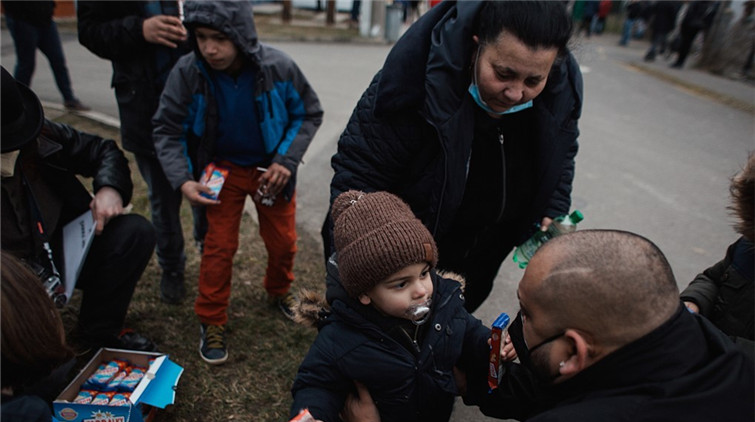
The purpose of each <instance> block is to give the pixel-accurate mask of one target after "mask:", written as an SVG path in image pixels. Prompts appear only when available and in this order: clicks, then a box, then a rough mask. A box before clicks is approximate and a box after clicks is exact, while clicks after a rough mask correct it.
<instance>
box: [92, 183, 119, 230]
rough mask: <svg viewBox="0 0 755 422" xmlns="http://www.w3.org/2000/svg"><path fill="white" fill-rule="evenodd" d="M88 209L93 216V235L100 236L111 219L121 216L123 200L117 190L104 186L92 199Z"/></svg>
mask: <svg viewBox="0 0 755 422" xmlns="http://www.w3.org/2000/svg"><path fill="white" fill-rule="evenodd" d="M89 209H91V210H92V216H94V233H95V234H101V233H102V230H103V229H104V228H105V224H107V223H108V221H110V219H111V218H113V217H117V216H119V215H121V214H123V199H122V198H121V194H120V193H118V191H117V190H115V189H113V188H112V187H110V186H104V187H102V188H100V190H98V191H97V193H96V194H95V195H94V198H92V202H90V203H89Z"/></svg>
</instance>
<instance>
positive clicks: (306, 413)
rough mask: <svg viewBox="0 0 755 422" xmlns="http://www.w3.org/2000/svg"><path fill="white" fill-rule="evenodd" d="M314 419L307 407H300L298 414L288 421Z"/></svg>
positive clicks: (310, 420)
mask: <svg viewBox="0 0 755 422" xmlns="http://www.w3.org/2000/svg"><path fill="white" fill-rule="evenodd" d="M315 420H316V419H315V418H314V416H312V414H311V413H309V409H302V410H301V412H299V414H298V415H296V416H294V418H293V419H291V420H290V421H288V422H315Z"/></svg>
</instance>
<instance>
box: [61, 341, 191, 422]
mask: <svg viewBox="0 0 755 422" xmlns="http://www.w3.org/2000/svg"><path fill="white" fill-rule="evenodd" d="M182 373H183V368H182V367H180V366H178V365H176V364H175V363H174V362H172V361H171V360H170V359H168V356H167V355H164V354H160V353H148V352H137V351H133V350H119V349H107V348H104V349H100V350H99V351H98V352H97V353H96V354H95V355H94V357H92V359H91V360H90V361H89V363H87V364H86V366H84V368H83V369H82V370H81V372H79V375H78V376H76V378H74V380H73V381H71V383H70V384H68V386H67V387H66V388H65V389H64V390H63V392H62V393H60V395H59V396H58V397H57V398H56V399H55V401H54V402H53V411H54V415H53V418H54V420H56V421H59V422H150V421H151V420H152V419H153V418H154V416H155V412H156V411H157V409H158V408H160V409H164V408H165V406H167V405H169V404H173V402H174V401H175V397H176V392H175V388H176V385H177V384H178V378H179V377H180V376H181V374H182Z"/></svg>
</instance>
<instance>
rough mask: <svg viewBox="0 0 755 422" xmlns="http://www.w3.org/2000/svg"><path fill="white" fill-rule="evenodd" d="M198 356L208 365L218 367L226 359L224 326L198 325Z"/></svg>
mask: <svg viewBox="0 0 755 422" xmlns="http://www.w3.org/2000/svg"><path fill="white" fill-rule="evenodd" d="M199 329H200V335H201V336H200V340H199V355H200V356H202V359H204V361H205V362H207V363H209V364H210V365H220V364H221V363H223V362H225V361H226V360H227V359H228V351H227V350H226V348H225V326H224V325H210V324H200V327H199Z"/></svg>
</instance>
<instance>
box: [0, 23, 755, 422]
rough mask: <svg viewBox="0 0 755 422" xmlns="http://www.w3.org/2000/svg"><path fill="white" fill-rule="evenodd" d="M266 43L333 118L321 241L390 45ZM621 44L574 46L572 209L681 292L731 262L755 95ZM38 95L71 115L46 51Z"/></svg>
mask: <svg viewBox="0 0 755 422" xmlns="http://www.w3.org/2000/svg"><path fill="white" fill-rule="evenodd" d="M61 36H62V38H63V45H64V50H65V54H66V57H67V60H68V67H69V70H70V73H71V77H72V80H73V86H74V91H75V93H76V95H77V96H78V97H79V98H80V99H81V100H82V101H83V102H85V103H86V104H88V105H90V106H92V108H93V110H94V111H93V112H89V113H83V114H81V116H82V117H85V118H91V119H96V120H98V121H101V122H106V123H109V124H113V125H117V124H118V112H117V106H116V103H115V98H114V94H113V92H112V90H111V89H110V76H111V68H110V64H109V62H107V61H104V60H102V59H99V58H97V57H96V56H94V55H93V54H91V53H90V52H89V51H88V50H86V49H85V48H83V47H82V46H80V45H79V44H78V42H77V40H76V35H75V34H74V33H71V32H63V33H62V34H61ZM263 40H265V39H264V38H263ZM0 41H2V49H1V51H0V52H1V53H2V54H1V59H0V63H1V64H2V65H3V66H4V67H6V68H7V69H9V70H10V71H11V72H12V69H13V65H14V64H15V55H14V51H13V44H12V42H11V39H10V36H9V35H8V33H7V30H5V29H4V28H3V30H2V33H0ZM267 41H268V42H270V43H271V44H273V45H275V46H277V47H279V48H281V49H283V50H284V51H286V52H287V53H288V54H290V55H291V56H292V57H293V58H294V59H295V60H296V61H297V63H298V64H299V66H300V67H301V68H302V70H303V71H304V74H305V75H306V76H307V78H308V79H309V81H310V83H311V84H312V85H313V87H314V89H315V91H316V92H317V93H318V95H319V97H320V100H321V102H322V104H323V108H324V110H325V118H324V122H323V125H322V127H321V128H320V130H319V132H318V133H317V135H316V137H315V139H314V140H313V142H312V144H311V146H310V148H309V150H308V151H307V154H306V155H305V162H304V164H303V165H302V166H301V167H300V171H299V185H298V189H297V191H298V194H297V198H298V207H299V209H298V214H297V219H298V225H299V227H300V230H301V231H303V232H306V234H308V235H311V236H314V237H315V238H317V239H319V229H320V225H321V222H322V219H323V216H324V215H325V212H326V210H327V206H328V184H329V181H330V177H331V176H332V170H331V169H330V166H329V161H330V157H331V156H332V154H333V153H334V152H335V149H336V142H337V140H338V136H339V134H340V132H341V131H342V130H343V128H344V127H345V125H346V122H347V120H348V117H349V116H350V114H351V112H352V110H353V108H354V106H355V104H356V101H357V99H358V98H359V96H360V95H361V93H362V92H363V90H364V89H365V87H366V86H367V84H368V83H369V81H370V80H371V78H372V77H373V75H374V73H375V72H376V71H377V70H378V69H379V68H380V66H381V65H382V62H383V60H384V58H385V56H386V54H387V53H388V51H389V49H390V45H388V44H385V43H380V42H377V43H369V44H365V43H359V42H355V43H343V42H339V43H327V42H317V43H311V42H310V43H308V42H289V41H286V40H267ZM617 41H618V37H617V36H615V35H612V34H603V35H601V36H593V37H592V38H591V39H584V38H582V39H577V40H576V46H575V48H574V53H575V56H576V57H577V58H578V60H579V63H580V65H581V67H582V71H583V76H584V81H585V104H584V109H583V115H582V119H581V120H580V132H581V136H580V152H579V155H578V156H577V169H576V176H575V180H574V191H573V195H572V197H573V208H575V209H580V210H581V211H582V212H583V213H584V214H585V220H584V221H583V222H582V223H581V224H580V227H581V228H617V229H624V230H630V231H633V232H636V233H639V234H642V235H644V236H646V237H648V238H649V239H651V240H653V241H654V242H656V243H657V244H658V245H659V247H660V248H661V249H662V250H663V251H664V253H665V254H666V255H667V258H668V259H669V262H670V263H671V265H672V267H673V269H674V272H675V275H676V276H677V281H678V284H679V286H680V288H683V287H685V286H686V285H687V284H688V283H689V281H690V280H692V278H693V277H694V276H695V275H696V274H697V273H699V272H701V271H702V270H704V269H705V268H707V267H709V266H710V265H712V264H714V263H715V262H717V261H719V260H720V259H722V258H723V256H724V253H725V250H726V247H727V246H728V245H729V244H730V243H732V242H733V241H734V240H736V238H737V235H736V234H735V233H734V231H733V229H732V228H731V223H732V221H733V220H732V218H731V217H730V215H729V214H728V213H727V211H726V209H725V208H726V206H727V205H728V203H729V196H728V185H729V177H731V176H732V175H733V174H734V173H736V172H737V171H738V169H740V168H741V166H742V165H744V163H745V161H746V158H747V154H748V152H750V151H753V150H755V119H754V118H753V116H754V115H755V86H753V84H752V83H748V82H743V81H736V80H731V79H727V78H723V77H718V76H715V75H711V74H709V73H706V72H703V71H699V70H695V69H692V68H691V64H692V61H691V60H688V64H687V66H686V68H685V69H682V70H677V69H670V68H669V64H670V62H667V61H665V60H664V59H662V58H660V59H658V60H657V61H656V62H654V63H645V62H643V61H642V57H643V55H644V52H645V50H646V49H647V47H648V44H647V42H645V41H632V43H631V44H630V46H629V47H619V46H617ZM32 89H34V90H35V92H37V94H38V95H39V96H40V98H41V99H42V100H43V102H44V106H45V111H46V113H47V114H48V116H54V115H56V114H58V113H65V111H64V110H63V109H62V106H61V102H62V100H61V98H60V94H59V93H58V91H57V88H56V87H55V85H54V82H53V80H52V75H51V72H50V69H49V66H48V64H47V62H46V60H45V59H44V57H43V56H42V55H41V54H38V63H37V70H36V73H35V75H34V79H33V82H32ZM521 274H522V271H521V270H519V269H518V268H517V267H516V266H515V264H514V263H513V262H511V258H510V257H509V258H507V260H506V261H505V262H504V264H503V266H502V268H501V271H500V272H499V275H498V277H497V279H496V284H495V287H494V289H493V292H492V293H491V295H490V297H489V298H488V300H487V301H486V302H485V303H484V304H483V305H482V307H481V308H480V309H479V310H478V311H477V312H476V313H475V315H476V316H477V317H478V318H480V319H482V320H483V321H484V322H486V323H490V322H492V321H493V319H494V318H495V317H496V316H497V315H498V314H499V313H500V312H501V311H506V312H509V313H510V314H513V313H516V311H517V309H518V304H517V302H516V286H517V283H518V281H519V278H520V277H521ZM575 306H584V304H575ZM471 420H475V421H487V420H493V419H488V418H484V417H482V416H480V414H479V412H478V411H477V410H476V409H473V408H467V407H465V406H463V405H461V404H459V405H457V406H456V410H455V411H454V416H453V417H452V421H455V422H461V421H471Z"/></svg>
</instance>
